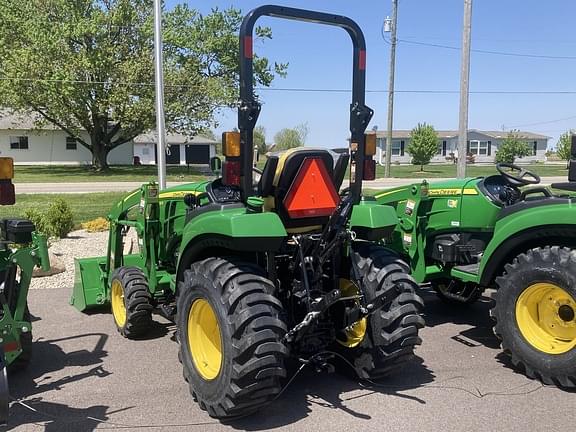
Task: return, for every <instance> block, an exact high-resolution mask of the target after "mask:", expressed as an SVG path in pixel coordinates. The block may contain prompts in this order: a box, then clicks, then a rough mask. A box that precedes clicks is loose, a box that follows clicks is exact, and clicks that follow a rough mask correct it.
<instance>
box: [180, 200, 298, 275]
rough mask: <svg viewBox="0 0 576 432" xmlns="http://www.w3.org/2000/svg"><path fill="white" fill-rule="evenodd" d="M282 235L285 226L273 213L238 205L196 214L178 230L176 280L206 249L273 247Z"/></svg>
mask: <svg viewBox="0 0 576 432" xmlns="http://www.w3.org/2000/svg"><path fill="white" fill-rule="evenodd" d="M286 236H287V233H286V229H285V228H284V225H283V224H282V221H281V220H280V217H279V216H278V215H277V214H276V213H271V212H265V213H249V212H247V210H246V208H244V207H240V208H232V209H223V210H219V211H209V212H206V213H203V214H200V215H198V216H196V217H194V218H193V219H192V220H190V221H189V222H188V223H187V224H186V226H185V227H184V230H183V232H182V241H181V243H180V248H179V254H178V267H177V280H180V277H181V275H182V274H183V272H184V270H185V269H186V268H188V267H189V266H190V264H191V263H192V262H194V261H196V260H198V259H201V258H203V257H204V255H206V253H207V251H208V250H213V251H218V252H219V253H222V251H230V252H231V253H232V254H234V253H236V254H238V253H244V252H266V251H276V250H278V249H279V248H280V246H281V245H282V243H283V242H284V239H285V238H286Z"/></svg>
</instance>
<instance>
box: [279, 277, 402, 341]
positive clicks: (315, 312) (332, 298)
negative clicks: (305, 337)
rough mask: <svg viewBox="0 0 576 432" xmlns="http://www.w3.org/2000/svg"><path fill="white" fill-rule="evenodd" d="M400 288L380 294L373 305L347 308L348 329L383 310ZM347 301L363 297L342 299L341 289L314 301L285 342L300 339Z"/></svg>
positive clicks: (285, 338) (357, 304) (289, 332)
mask: <svg viewBox="0 0 576 432" xmlns="http://www.w3.org/2000/svg"><path fill="white" fill-rule="evenodd" d="M399 290H400V287H398V286H397V287H396V289H395V290H394V291H391V290H387V291H385V292H383V293H382V294H380V295H379V296H378V297H376V298H375V299H374V301H373V302H372V303H369V304H367V305H366V306H362V305H361V304H360V302H357V303H356V304H355V305H354V306H353V307H351V308H347V310H346V316H345V322H346V323H347V324H346V327H345V328H348V327H351V326H353V325H354V324H356V323H357V322H358V321H360V320H361V319H363V318H366V317H367V316H369V315H372V314H373V313H374V312H376V311H377V310H379V309H380V308H382V307H383V306H384V305H386V304H388V303H389V302H390V301H391V300H392V299H393V298H394V297H396V294H397V293H398V292H399ZM346 300H361V296H359V295H358V296H347V297H342V291H340V290H339V289H334V290H332V291H330V292H329V293H328V294H326V295H323V296H322V297H318V298H316V299H314V301H313V302H312V303H311V305H310V312H308V313H307V314H306V316H305V317H304V319H303V320H302V321H301V322H300V323H298V324H297V325H296V326H294V328H292V329H291V330H290V331H288V333H286V335H285V336H284V340H285V341H287V342H292V341H294V340H298V339H300V336H301V335H302V334H303V333H305V329H306V328H307V327H308V326H310V324H312V323H314V322H316V321H317V320H318V319H319V318H320V317H321V316H322V314H324V313H325V312H326V311H327V310H328V309H329V308H330V307H331V306H333V305H334V304H336V303H338V302H340V301H346Z"/></svg>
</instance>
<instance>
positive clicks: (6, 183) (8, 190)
mask: <svg viewBox="0 0 576 432" xmlns="http://www.w3.org/2000/svg"><path fill="white" fill-rule="evenodd" d="M15 203H16V194H15V193H14V185H13V184H12V180H0V205H13V204H15Z"/></svg>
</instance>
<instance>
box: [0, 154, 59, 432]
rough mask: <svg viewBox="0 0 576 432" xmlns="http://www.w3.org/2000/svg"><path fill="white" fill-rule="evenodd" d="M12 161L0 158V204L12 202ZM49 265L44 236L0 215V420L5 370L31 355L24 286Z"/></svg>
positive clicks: (26, 224)
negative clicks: (35, 270)
mask: <svg viewBox="0 0 576 432" xmlns="http://www.w3.org/2000/svg"><path fill="white" fill-rule="evenodd" d="M13 176H14V162H13V160H12V159H11V158H0V205H12V204H14V202H15V195H14V185H13V184H12V178H13ZM36 266H39V267H42V269H43V270H45V271H47V270H49V268H50V262H49V260H48V247H47V245H46V237H45V236H43V235H40V234H37V233H35V232H34V224H32V222H30V221H28V220H26V219H14V218H12V219H0V424H4V423H5V422H6V420H7V419H8V402H9V394H8V377H7V372H8V371H10V372H12V371H15V370H19V369H24V368H25V367H26V366H28V363H29V362H30V358H31V356H32V324H31V322H30V312H29V311H28V303H27V297H28V288H29V286H30V280H31V279H32V271H33V270H34V267H36Z"/></svg>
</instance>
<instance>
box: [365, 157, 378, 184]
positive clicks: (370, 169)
mask: <svg viewBox="0 0 576 432" xmlns="http://www.w3.org/2000/svg"><path fill="white" fill-rule="evenodd" d="M363 180H376V161H375V160H374V159H372V158H371V157H370V158H366V159H364V176H363Z"/></svg>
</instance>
